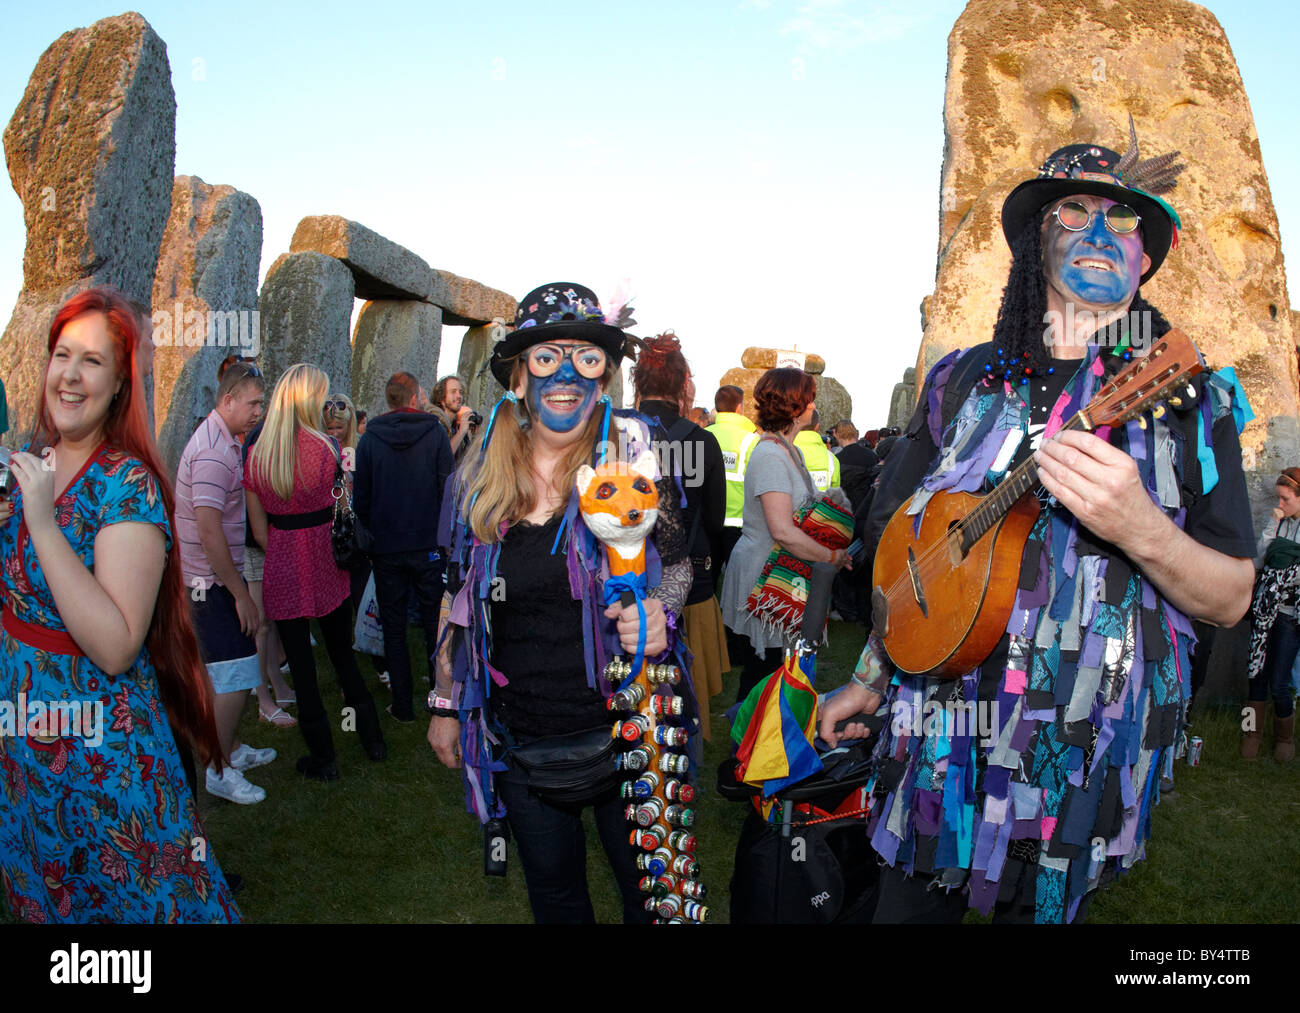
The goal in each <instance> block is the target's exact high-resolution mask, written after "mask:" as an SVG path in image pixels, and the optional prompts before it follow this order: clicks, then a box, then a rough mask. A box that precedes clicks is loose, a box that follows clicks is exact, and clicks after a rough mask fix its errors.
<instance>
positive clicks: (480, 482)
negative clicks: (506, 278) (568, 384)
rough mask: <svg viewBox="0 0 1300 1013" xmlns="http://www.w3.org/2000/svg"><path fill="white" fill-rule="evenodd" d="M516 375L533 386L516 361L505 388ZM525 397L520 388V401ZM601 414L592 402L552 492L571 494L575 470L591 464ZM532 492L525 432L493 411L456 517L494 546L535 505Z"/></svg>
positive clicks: (509, 414)
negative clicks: (503, 527)
mask: <svg viewBox="0 0 1300 1013" xmlns="http://www.w3.org/2000/svg"><path fill="white" fill-rule="evenodd" d="M613 369H614V368H613V367H612V366H610V365H606V367H605V373H604V375H603V376H602V377H601V378H600V392H601V393H602V394H603V393H605V390H606V388H607V387H608V386H609V381H610V379H611V378H612V377H613V375H614V371H613ZM521 377H527V380H528V383H529V385H531V384H532V383H533V378H532V376H531V375H529V373H528V368H527V365H526V364H525V363H524V361H523V360H522V357H521V358H520V359H519V360H518V361H516V362H515V366H514V370H513V371H512V373H511V376H510V387H511V389H514V388H515V387H516V386H518V384H519V380H520V379H521ZM527 396H528V393H527V390H525V392H524V398H527ZM521 400H522V399H521ZM604 415H605V412H604V407H603V406H602V405H600V404H599V403H597V405H596V409H595V410H594V411H593V412H592V413H591V417H590V418H588V419H587V422H586V425H585V427H584V429H583V436H582V439H580V440H578V441H577V442H576V443H574V445H573V446H572V447H570V448H569V450H568V452H567V453H566V454H565V456H564V459H563V461H562V462H561V464H560V467H559V469H558V475H559V479H560V480H559V482H558V483H557V484H556V488H557V489H559V490H565V489H569V490H572V489H573V488H574V487H575V484H576V482H577V478H578V469H579V468H581V467H582V466H583V465H584V464H587V463H590V461H591V454H592V451H593V450H594V449H595V447H596V441H597V440H598V439H599V438H600V427H601V424H602V421H603V419H604ZM534 424H536V423H534ZM537 494H538V490H537V488H536V486H535V485H534V484H533V440H532V435H531V431H529V432H525V431H524V430H522V429H520V428H519V422H518V420H517V419H516V418H515V413H514V412H513V411H510V410H509V406H508V405H503V406H502V407H501V409H500V410H499V411H498V412H497V418H496V424H495V425H494V426H493V428H492V438H491V439H490V440H489V441H488V445H487V450H486V451H485V452H484V455H483V458H482V461H481V463H479V464H478V467H477V469H476V470H474V471H473V473H472V474H471V475H470V476H469V478H468V481H467V484H466V486H465V491H464V500H463V501H462V503H461V514H462V516H463V517H464V518H465V521H466V523H468V524H469V526H470V530H472V531H473V532H474V536H475V537H476V538H478V540H479V541H481V542H496V541H498V540H499V538H500V535H499V531H500V528H501V524H502V522H504V523H505V524H506V525H507V526H508V525H511V524H515V523H517V522H518V521H521V520H523V519H524V518H525V517H527V516H528V515H529V514H530V513H532V512H533V510H534V509H535V508H536V506H537ZM564 502H566V503H567V502H568V497H567V496H565V497H564Z"/></svg>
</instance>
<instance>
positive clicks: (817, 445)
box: [794, 429, 840, 492]
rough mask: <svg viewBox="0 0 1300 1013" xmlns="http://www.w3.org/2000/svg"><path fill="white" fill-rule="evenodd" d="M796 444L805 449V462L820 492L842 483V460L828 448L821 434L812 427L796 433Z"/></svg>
mask: <svg viewBox="0 0 1300 1013" xmlns="http://www.w3.org/2000/svg"><path fill="white" fill-rule="evenodd" d="M794 445H795V446H796V447H798V448H799V449H800V450H802V451H803V460H804V464H805V465H807V467H808V474H809V475H811V476H812V480H813V486H814V487H815V488H816V489H817V491H818V492H826V491H827V490H828V489H831V488H833V487H835V486H838V485H839V484H840V462H839V458H837V457H836V456H835V455H834V454H832V453H831V452H830V450H829V449H827V447H826V444H825V443H823V442H822V438H821V436H819V435H818V434H817V433H814V432H813V431H812V430H811V429H805V430H804V431H803V432H800V433H795V437H794Z"/></svg>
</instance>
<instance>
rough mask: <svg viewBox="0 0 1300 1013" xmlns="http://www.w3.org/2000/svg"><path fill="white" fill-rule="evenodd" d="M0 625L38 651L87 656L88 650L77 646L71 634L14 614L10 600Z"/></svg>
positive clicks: (6, 604) (0, 616) (1, 615)
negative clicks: (24, 620)
mask: <svg viewBox="0 0 1300 1013" xmlns="http://www.w3.org/2000/svg"><path fill="white" fill-rule="evenodd" d="M0 625H2V626H4V629H5V632H6V633H8V634H9V635H10V636H11V637H13V638H14V639H15V640H21V641H22V642H23V643H24V644H26V645H27V646H28V647H35V648H36V649H37V650H38V651H46V652H47V653H49V654H74V655H76V656H77V657H78V658H84V657H85V656H86V652H85V651H83V650H82V649H81V648H80V647H78V646H77V642H76V641H75V640H73V639H72V636H71V635H70V634H68V633H66V632H65V631H63V630H52V629H50V628H49V627H48V626H37V625H36V624H35V623H25V622H23V621H22V620H21V619H19V618H18V617H17V616H16V615H14V612H13V609H11V608H10V607H9V603H8V602H6V603H5V607H4V612H3V614H0Z"/></svg>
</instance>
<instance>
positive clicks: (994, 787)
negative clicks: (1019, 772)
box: [984, 767, 1011, 799]
mask: <svg viewBox="0 0 1300 1013" xmlns="http://www.w3.org/2000/svg"><path fill="white" fill-rule="evenodd" d="M1010 785H1011V771H1009V770H1008V769H1007V768H1006V767H989V768H988V769H987V770H986V771H985V772H984V792H985V794H987V795H988V796H989V797H991V798H1002V799H1004V798H1006V797H1007V792H1008V790H1009V789H1010Z"/></svg>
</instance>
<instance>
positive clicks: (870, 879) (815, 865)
mask: <svg viewBox="0 0 1300 1013" xmlns="http://www.w3.org/2000/svg"><path fill="white" fill-rule="evenodd" d="M834 576H835V571H834V569H833V568H832V567H830V566H829V565H828V564H818V565H817V566H816V567H814V575H813V581H812V588H811V589H810V591H809V595H808V603H807V606H806V608H805V611H804V622H803V636H802V638H801V639H800V640H799V642H798V644H797V645H796V646H795V648H794V649H793V650H794V651H797V652H799V653H800V654H808V653H815V652H816V650H817V647H818V646H819V645H820V644H821V639H822V631H823V630H824V629H825V625H826V613H827V609H828V607H829V602H830V589H831V582H832V580H833V579H834ZM880 723H883V717H881V718H880V719H879V720H877V719H875V718H873V719H872V720H871V724H872V725H873V731H874V730H875V728H878V727H879V724H880ZM868 741H871V740H868ZM822 763H823V768H824V769H823V770H822V771H821V772H820V773H817V774H815V775H813V776H812V777H808V778H805V779H804V780H802V781H800V782H798V783H797V784H793V785H790V786H789V787H787V788H784V789H782V790H781V791H780V792H779V793H778V794H777V795H776V796H775V797H773V798H769V799H767V800H766V801H767V802H770V803H772V804H773V805H775V812H776V813H778V814H779V816H778V818H777V819H776V820H775V821H769V820H768V819H765V818H764V815H763V813H764V809H765V808H766V807H765V806H764V804H763V803H764V801H765V800H763V799H762V798H761V793H760V789H758V788H755V787H751V786H750V785H748V784H744V783H742V782H739V781H737V780H736V766H735V762H734V761H733V760H725V761H723V763H722V765H721V766H720V767H719V768H718V792H719V794H721V795H722V796H723V798H726V799H729V800H731V801H737V802H745V803H748V804H749V805H750V806H751V810H752V811H751V812H750V813H749V816H748V818H747V819H746V820H745V825H744V828H743V829H742V831H741V835H740V842H739V843H738V844H737V846H736V861H735V868H734V871H733V873H732V877H731V922H732V924H736V925H743V924H750V925H771V924H778V923H785V924H795V925H814V924H826V925H829V924H866V923H868V922H870V921H871V917H872V915H873V913H874V912H875V902H876V887H877V880H878V875H879V869H878V866H877V863H876V856H875V853H874V852H873V851H872V849H871V845H870V843H869V842H868V840H867V835H866V820H867V816H868V814H869V812H870V808H871V802H872V800H871V798H870V797H869V795H868V793H867V789H866V784H867V781H868V780H869V779H870V777H871V774H872V771H873V763H872V760H871V757H870V747H869V745H868V743H867V742H862V743H856V744H850V745H848V746H847V747H841V748H840V749H837V750H833V751H831V752H829V753H826V754H823V757H822Z"/></svg>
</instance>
